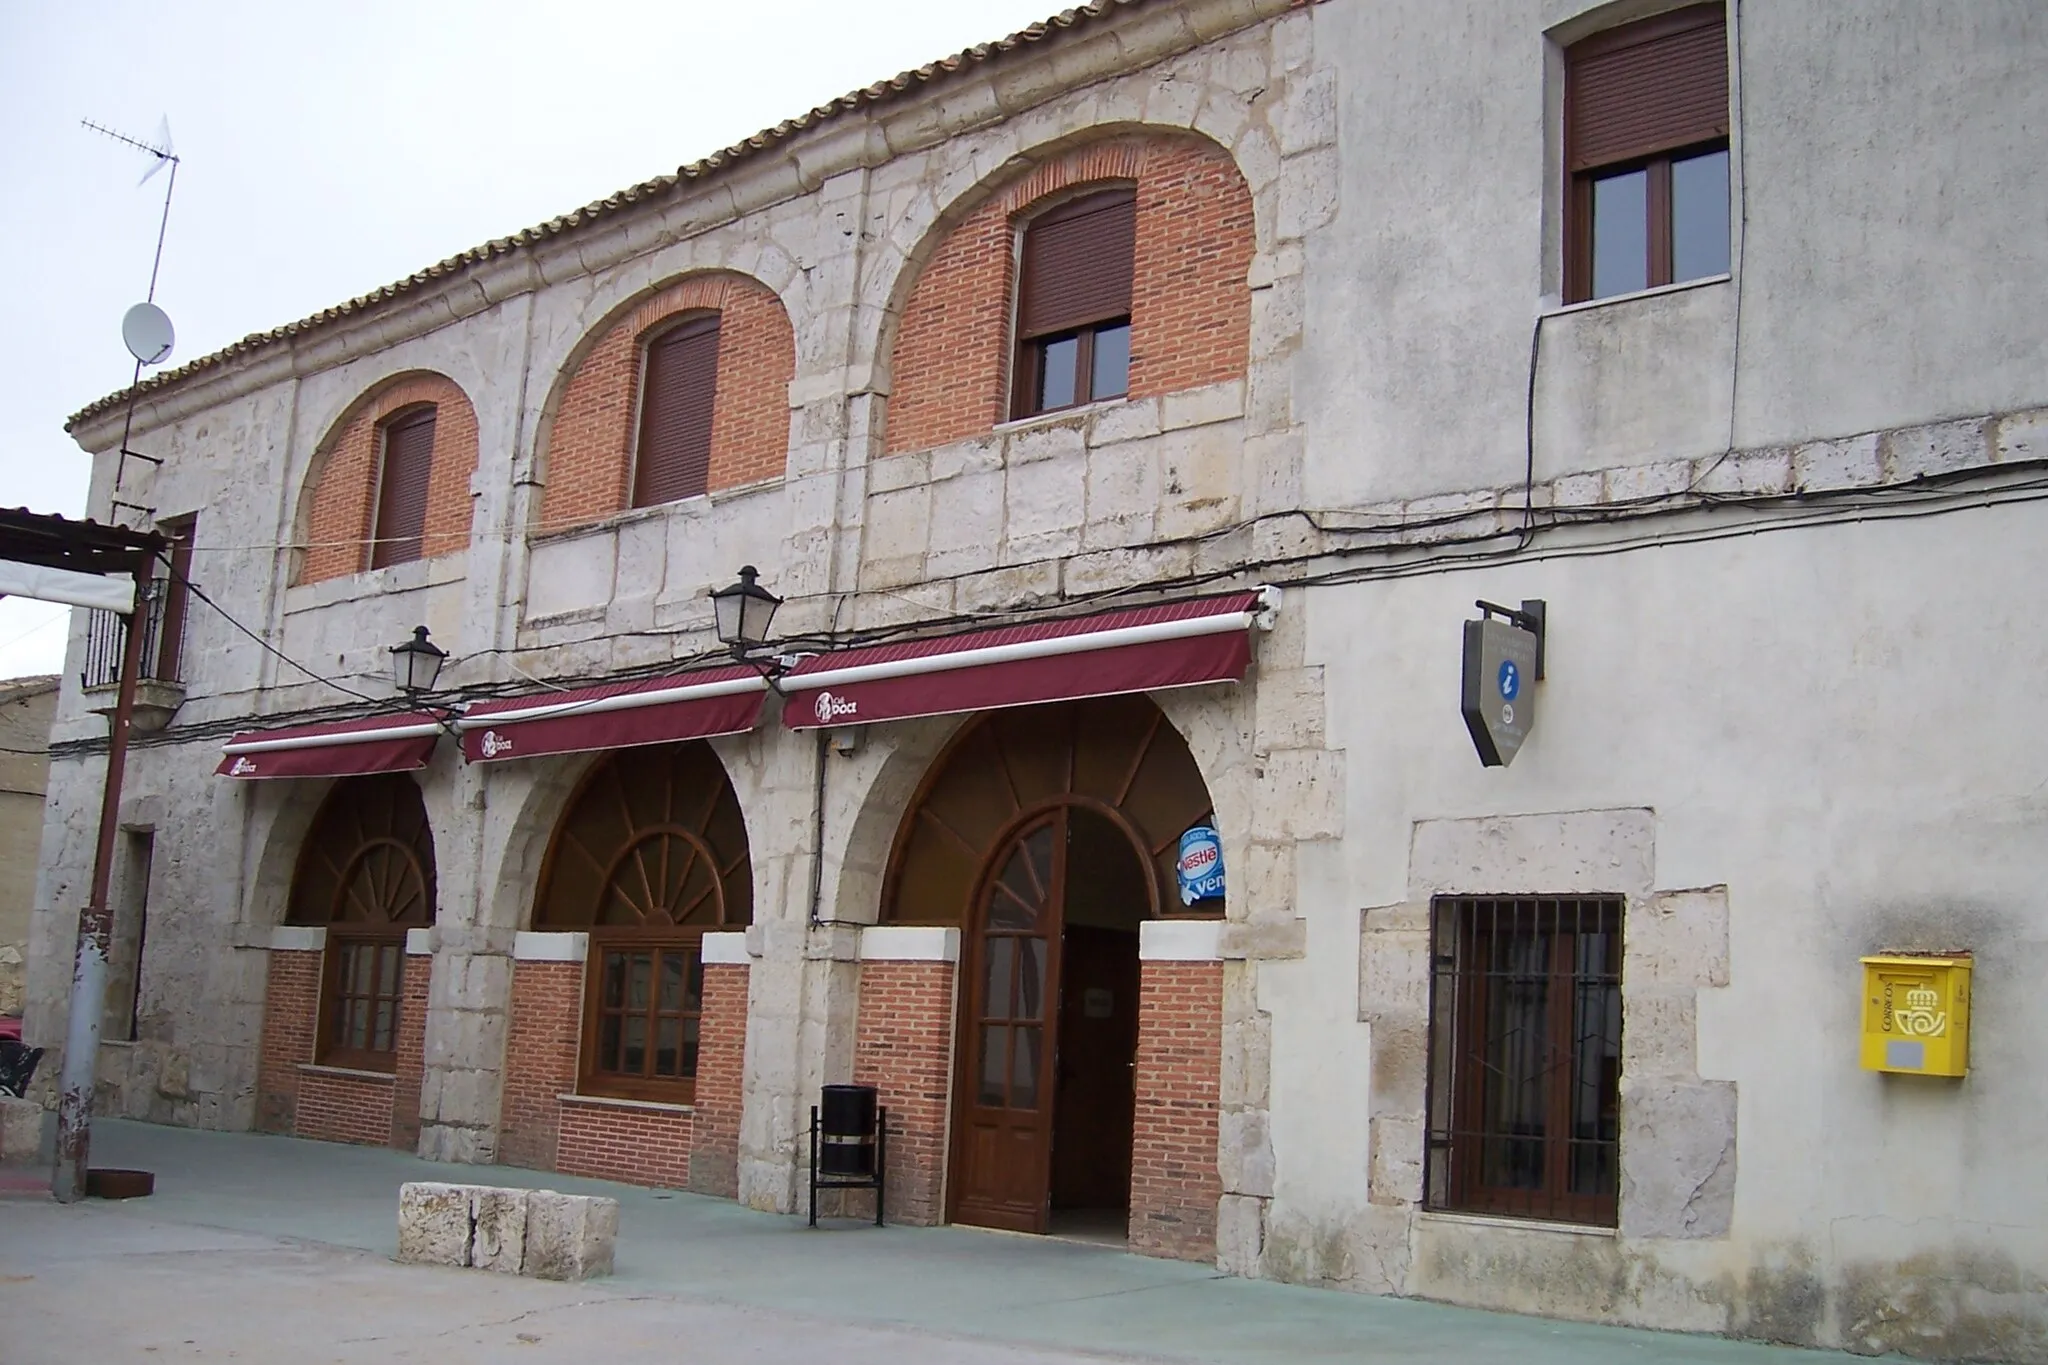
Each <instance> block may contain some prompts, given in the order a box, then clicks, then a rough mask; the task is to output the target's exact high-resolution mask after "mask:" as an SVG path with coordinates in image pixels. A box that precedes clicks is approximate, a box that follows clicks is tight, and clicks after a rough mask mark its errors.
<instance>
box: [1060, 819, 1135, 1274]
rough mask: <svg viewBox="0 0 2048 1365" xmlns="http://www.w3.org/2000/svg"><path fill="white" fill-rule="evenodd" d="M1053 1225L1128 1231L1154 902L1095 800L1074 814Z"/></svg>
mask: <svg viewBox="0 0 2048 1365" xmlns="http://www.w3.org/2000/svg"><path fill="white" fill-rule="evenodd" d="M1067 867H1068V872H1067V879H1066V887H1065V890H1066V896H1065V905H1064V906H1063V907H1062V908H1063V910H1064V912H1065V913H1064V925H1063V928H1062V931H1061V935H1060V938H1061V951H1060V958H1061V963H1062V968H1063V969H1062V971H1061V973H1060V1009H1059V1033H1058V1060H1057V1064H1056V1065H1057V1081H1056V1083H1055V1086H1054V1091H1053V1135H1052V1190H1051V1216H1050V1219H1049V1224H1048V1227H1047V1231H1049V1232H1052V1233H1054V1234H1055V1235H1059V1236H1070V1237H1082V1238H1086V1239H1088V1240H1090V1241H1114V1242H1116V1243H1118V1244H1119V1245H1121V1244H1122V1243H1123V1242H1124V1241H1125V1240H1126V1238H1127V1234H1128V1231H1129V1227H1130V1215H1131V1127H1132V1121H1133V1118H1134V1109H1135V1104H1136V1092H1135V1087H1134V1084H1133V1082H1134V1079H1135V1076H1136V1068H1137V1058H1138V926H1139V925H1140V924H1141V923H1143V922H1144V919H1145V912H1146V909H1147V906H1148V903H1149V893H1148V888H1147V886H1146V879H1147V874H1146V869H1145V864H1144V863H1142V862H1140V861H1139V858H1138V854H1137V851H1136V850H1135V849H1134V848H1132V846H1131V842H1130V839H1129V838H1128V837H1127V836H1126V835H1125V834H1124V833H1123V831H1122V830H1120V829H1118V828H1117V827H1116V826H1115V825H1114V824H1112V823H1111V822H1110V821H1109V820H1108V819H1107V818H1106V817H1104V816H1102V815H1100V814H1097V813H1096V812H1095V811H1092V810H1089V809H1086V808H1085V807H1076V808H1074V809H1073V811H1072V813H1071V816H1070V818H1069V820H1068V822H1067Z"/></svg>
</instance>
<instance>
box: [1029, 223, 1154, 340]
mask: <svg viewBox="0 0 2048 1365" xmlns="http://www.w3.org/2000/svg"><path fill="white" fill-rule="evenodd" d="M1137 244H1138V199H1137V194H1136V192H1135V191H1133V190H1130V189H1115V190H1106V191H1104V192H1102V193H1101V194H1091V195H1089V196H1087V197H1086V198H1083V199H1076V200H1074V201H1073V202H1072V203H1068V204H1062V205H1061V206H1060V207H1058V208H1056V209H1053V210H1052V211H1051V212H1049V213H1046V214H1044V215H1042V216H1041V217H1039V218H1038V219H1037V221H1035V222H1033V223H1032V224H1031V226H1030V227H1029V228H1028V229H1027V230H1026V231H1025V233H1024V267H1023V271H1022V274H1021V276H1020V279H1019V283H1018V286H1017V337H1018V339H1019V340H1020V341H1021V340H1025V339H1028V338H1030V337H1037V336H1045V335H1047V334H1048V333H1051V332H1064V331H1066V330H1068V329H1069V328H1073V327H1084V326H1086V325H1087V324H1089V323H1091V322H1106V321H1108V320H1109V319H1111V318H1119V317H1123V316H1125V315H1127V314H1128V313H1129V312H1130V311H1131V269H1132V261H1133V259H1134V258H1135V256H1136V252H1137Z"/></svg>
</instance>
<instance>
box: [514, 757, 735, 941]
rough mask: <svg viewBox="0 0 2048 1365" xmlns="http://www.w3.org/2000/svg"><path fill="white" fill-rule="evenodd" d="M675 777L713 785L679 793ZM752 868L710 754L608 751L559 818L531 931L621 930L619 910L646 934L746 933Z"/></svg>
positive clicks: (729, 786)
mask: <svg viewBox="0 0 2048 1365" xmlns="http://www.w3.org/2000/svg"><path fill="white" fill-rule="evenodd" d="M678 776H686V777H694V778H700V779H714V780H713V781H710V782H703V781H699V782H695V783H692V784H690V785H680V784H678V783H676V782H675V780H674V779H675V778H676V777H678ZM657 777H658V778H660V779H662V782H661V783H660V784H659V785H658V786H657V784H656V783H655V782H654V781H652V779H654V778H657ZM707 785H708V786H709V787H710V791H709V794H708V796H707V794H706V792H705V787H706V786H707ZM752 861H753V860H752V854H751V845H750V844H749V841H748V838H747V829H746V817H745V814H744V813H743V812H742V811H741V809H740V807H739V792H738V789H737V788H736V787H735V786H734V785H733V782H732V778H731V775H730V774H729V773H728V772H727V771H726V768H725V762H724V760H723V759H722V758H720V757H719V755H718V752H717V751H716V750H715V749H713V748H712V747H711V746H710V745H709V744H707V743H705V742H704V741H702V740H684V741H681V742H679V743H674V744H650V745H641V746H638V747H635V748H630V749H614V750H610V751H608V752H606V753H603V754H601V755H599V756H598V758H597V760H596V761H595V762H593V763H591V764H589V765H588V766H587V767H586V768H585V769H584V771H583V775H582V777H581V778H580V780H579V781H578V782H577V783H576V786H575V788H574V790H573V791H572V792H571V793H570V795H569V798H568V800H567V801H566V802H564V803H563V805H562V807H561V809H560V811H559V813H558V814H557V817H556V820H555V827H554V830H553V833H552V836H551V838H550V840H549V849H548V853H547V858H546V861H545V862H544V864H543V866H542V869H541V875H540V878H539V880H538V881H537V883H536V885H535V891H534V897H535V899H534V904H533V909H532V916H533V922H534V925H535V927H536V928H543V927H545V928H548V929H555V930H564V929H566V930H585V929H598V928H605V927H610V926H613V925H614V924H615V923H616V924H624V923H626V921H624V920H616V919H615V917H614V916H613V914H612V912H613V911H615V910H622V911H638V912H641V920H642V921H644V923H645V924H646V925H649V926H652V925H654V924H655V923H656V922H657V921H659V922H660V923H662V924H666V923H668V922H669V921H670V920H673V922H674V923H675V924H676V925H677V926H679V927H680V926H682V925H683V924H684V923H685V922H686V921H687V922H689V923H690V924H692V925H697V926H699V927H705V928H712V929H719V928H736V927H744V926H745V925H746V924H748V923H750V922H751V920H752V918H753V892H754V885H753V867H752ZM693 892H694V893H695V895H694V897H693V895H692V893H693ZM627 901H630V902H631V904H626V903H625V902H627ZM544 916H545V923H543V917H544Z"/></svg>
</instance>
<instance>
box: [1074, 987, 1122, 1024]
mask: <svg viewBox="0 0 2048 1365" xmlns="http://www.w3.org/2000/svg"><path fill="white" fill-rule="evenodd" d="M1114 1013H1116V996H1115V995H1113V994H1111V993H1110V990H1109V988H1108V987H1107V986H1090V987H1089V988H1088V989H1087V990H1085V991H1082V992H1081V1017H1082V1018H1083V1019H1107V1018H1109V1017H1110V1015H1112V1014H1114Z"/></svg>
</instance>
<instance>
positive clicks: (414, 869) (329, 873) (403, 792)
mask: <svg viewBox="0 0 2048 1365" xmlns="http://www.w3.org/2000/svg"><path fill="white" fill-rule="evenodd" d="M286 918H287V919H288V921H289V922H290V923H293V924H307V925H324V926H326V929H327V959H326V963H325V969H324V972H323V981H322V986H321V991H320V1026H319V1033H318V1038H319V1042H318V1046H317V1048H316V1050H315V1056H316V1057H317V1059H318V1060H320V1061H322V1062H326V1063H328V1064H329V1065H332V1066H349V1067H357V1068H360V1069H362V1070H365V1071H392V1070H395V1069H396V1067H397V1060H398V1012H399V1007H400V1002H401V1001H402V1000H403V999H404V989H403V987H404V978H405V966H406V962H405V935H406V931H407V930H410V929H416V928H422V927H424V926H426V925H429V924H432V923H433V922H434V837H433V833H432V831H431V830H430V829H429V828H428V825H427V808H426V803H425V802H424V801H422V800H421V799H420V789H419V788H418V787H417V786H415V785H414V784H413V782H412V780H411V779H410V778H408V777H406V776H404V775H403V774H399V773H389V774H384V775H380V776H377V777H351V778H346V779H344V780H343V781H342V782H340V783H339V784H338V785H337V786H336V787H335V788H334V790H333V792H331V793H330V794H329V795H328V797H327V800H326V803H325V804H323V805H322V806H321V807H320V813H319V815H318V816H316V817H315V818H314V821H313V828H312V830H311V831H310V832H309V833H308V834H307V835H306V842H305V845H304V847H303V849H302V850H301V851H300V853H299V866H298V871H297V874H296V875H295V877H294V878H293V881H292V897H291V903H290V908H289V912H288V914H287V916H286Z"/></svg>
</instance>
